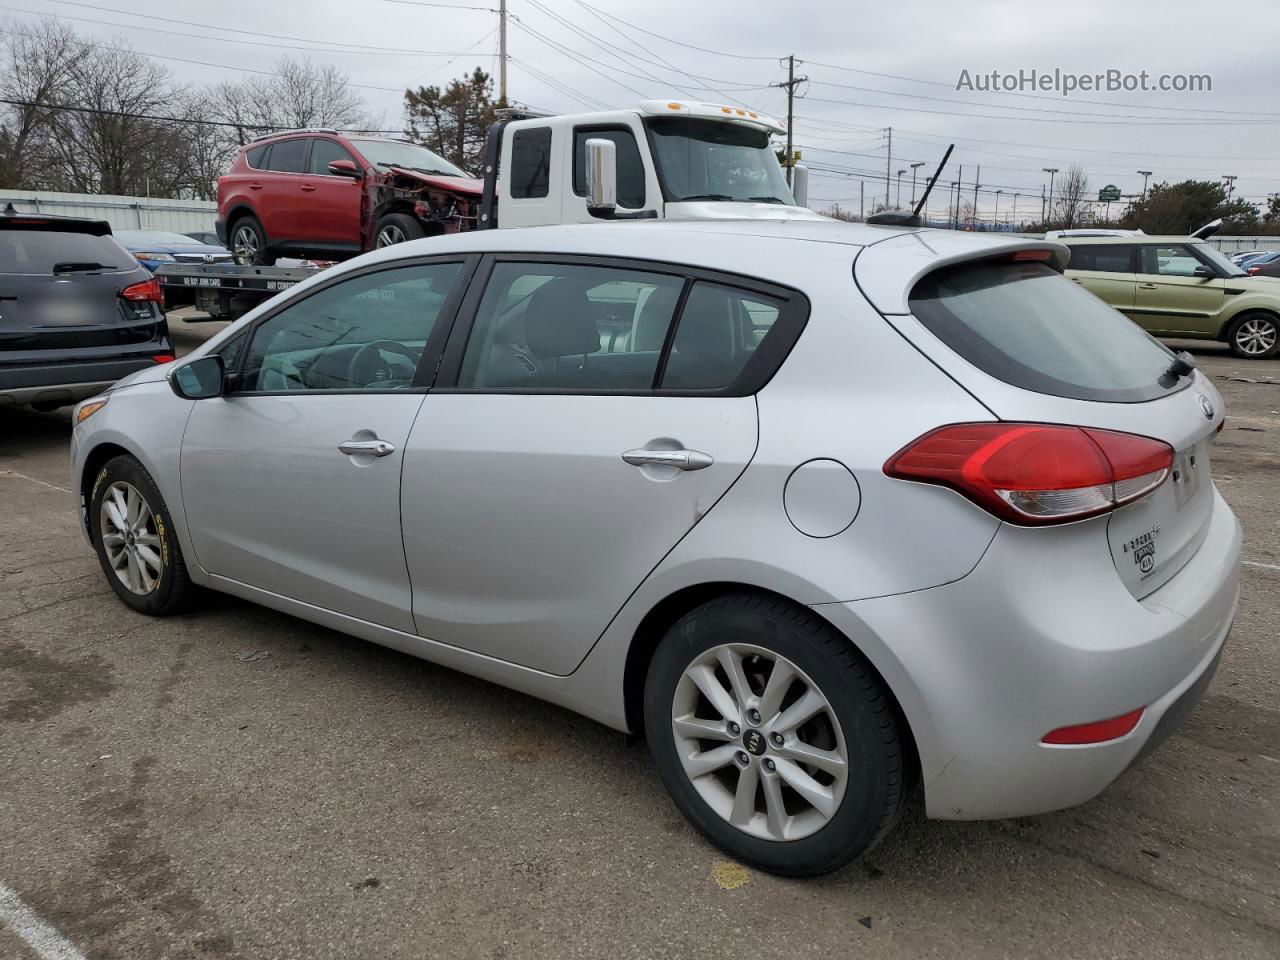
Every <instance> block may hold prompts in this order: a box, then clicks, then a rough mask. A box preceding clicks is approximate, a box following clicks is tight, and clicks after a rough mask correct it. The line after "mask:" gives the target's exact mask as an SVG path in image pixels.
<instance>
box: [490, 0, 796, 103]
mask: <svg viewBox="0 0 1280 960" xmlns="http://www.w3.org/2000/svg"><path fill="white" fill-rule="evenodd" d="M498 102H499V103H501V104H502V105H503V106H504V107H505V106H506V105H507V0H498ZM789 126H790V125H788V127H789Z"/></svg>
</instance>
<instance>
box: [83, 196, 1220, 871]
mask: <svg viewBox="0 0 1280 960" xmlns="http://www.w3.org/2000/svg"><path fill="white" fill-rule="evenodd" d="M1064 261H1065V251H1064V250H1063V248H1062V247H1061V246H1059V245H1056V244H1046V243H1043V242H1040V241H1029V240H1026V239H1020V238H1008V239H1000V238H995V237H993V236H992V235H990V234H964V233H959V232H951V231H941V230H938V231H932V230H928V231H920V230H917V229H915V228H902V227H884V226H875V225H863V224H845V223H840V222H838V221H834V220H820V221H819V220H808V221H800V220H778V221H772V222H770V221H764V220H755V221H751V222H750V223H742V222H733V221H719V222H709V221H704V222H700V223H699V222H677V221H668V222H665V223H652V224H647V225H639V226H607V225H594V226H593V225H576V226H542V227H535V228H532V229H511V230H501V231H490V230H477V231H471V232H468V233H465V234H462V235H460V236H453V237H441V238H435V239H428V240H419V241H416V242H412V243H406V244H403V245H397V246H392V247H389V248H387V249H384V250H380V251H377V252H375V253H371V254H369V255H367V256H365V257H362V258H360V259H359V260H356V261H352V262H350V263H346V264H342V265H339V266H336V267H334V268H332V269H330V270H327V271H325V272H323V273H319V274H317V275H315V276H313V277H311V278H309V279H307V280H305V281H303V282H301V283H299V284H298V285H297V286H295V287H293V288H292V289H290V290H288V291H285V292H283V293H281V294H280V295H279V296H277V297H275V298H274V299H272V300H270V301H268V302H267V303H265V304H263V305H262V306H261V307H259V308H258V309H257V310H255V311H253V312H251V313H249V314H247V315H246V316H245V317H244V318H242V319H241V320H240V321H239V322H238V323H236V324H234V325H232V326H230V327H228V328H227V329H225V330H224V331H222V332H221V333H219V334H217V335H215V336H214V337H213V338H211V339H210V340H209V341H208V342H207V343H206V344H204V345H202V346H201V347H199V348H197V349H196V350H195V351H194V352H193V353H192V354H191V355H190V356H189V357H187V358H184V360H183V361H182V363H181V366H179V367H178V368H177V369H175V370H174V371H173V372H172V375H171V376H166V374H165V373H164V372H160V371H155V372H147V373H143V374H139V375H137V376H135V377H134V378H132V379H131V380H129V381H127V382H126V383H125V384H122V385H121V386H120V387H118V388H117V389H116V390H114V391H113V392H112V393H110V394H109V395H108V396H107V397H105V398H98V399H95V400H92V401H88V402H87V403H86V404H85V405H84V406H82V407H80V408H79V409H80V414H81V415H80V416H77V419H78V421H79V422H78V424H77V426H76V427H75V429H74V431H73V435H72V441H71V453H72V462H73V467H72V476H73V480H72V484H73V487H74V489H75V490H76V491H77V492H78V493H79V495H80V498H81V513H80V516H79V518H78V519H79V522H80V524H81V526H82V528H83V530H84V532H85V534H86V536H87V537H88V538H89V541H90V543H91V544H92V545H93V548H94V549H95V550H96V551H97V553H98V557H99V561H100V564H101V568H102V572H103V575H104V577H105V579H106V581H107V583H108V584H109V585H110V588H111V589H112V590H113V591H114V592H115V593H116V595H117V596H118V597H119V598H120V599H121V601H122V602H123V603H125V604H127V605H128V606H129V607H131V608H132V609H134V610H137V611H140V612H142V613H146V614H151V615H163V614H169V613H172V612H174V611H176V610H179V609H181V608H182V606H183V605H184V604H185V603H186V602H187V601H188V600H190V599H191V595H192V587H193V585H203V586H207V587H212V588H214V589H217V590H221V591H225V592H229V593H232V594H235V595H237V596H240V597H242V598H247V599H249V600H252V601H255V602H259V603H263V604H266V605H268V606H270V607H273V608H275V609H277V610H282V611H285V612H287V613H290V614H293V615H296V616H299V617H302V618H304V619H308V620H311V621H313V622H317V623H322V624H325V625H326V626H329V627H332V628H334V629H338V630H343V631H346V632H348V633H352V634H355V635H358V636H361V637H364V638H365V639H368V640H372V641H375V642H378V643H383V644H387V645H389V646H391V647H394V648H396V649H399V650H402V651H405V652H407V653H411V654H413V655H416V656H420V657H425V658H427V659H430V660H435V661H438V662H440V663H442V664H445V665H447V666H449V667H452V668H455V669H458V670H462V671H467V672H471V673H474V674H477V675H479V676H481V677H485V678H487V679H490V680H493V681H496V682H498V683H501V684H505V685H507V686H511V687H514V688H516V689H519V690H522V691H524V692H526V693H530V694H533V695H535V696H540V697H543V698H546V699H548V700H551V701H554V702H556V703H559V704H561V705H563V706H565V707H567V708H569V709H572V710H576V711H579V712H581V713H584V714H586V715H588V716H590V717H593V718H595V719H597V720H600V721H602V722H604V723H606V724H609V725H610V726H613V727H615V728H617V729H620V730H627V731H631V732H636V733H639V732H641V731H643V732H644V733H645V735H646V738H647V740H648V743H649V748H650V750H651V751H652V753H653V756H654V761H655V766H656V768H657V771H658V773H659V775H660V776H661V777H662V779H663V781H664V783H665V785H666V787H667V790H668V791H669V793H670V794H671V797H672V798H673V800H674V802H675V804H676V806H677V807H678V808H679V809H680V810H681V811H682V812H683V813H684V815H685V816H686V817H688V819H689V820H690V821H691V822H692V823H693V824H694V826H696V827H697V828H698V829H699V830H701V831H702V832H703V833H704V834H705V835H706V836H707V837H708V838H710V840H711V841H712V842H713V843H715V844H717V845H718V846H720V847H721V848H722V849H724V850H726V851H728V852H729V853H730V854H731V855H733V856H735V857H738V858H740V859H742V860H744V861H746V862H747V863H749V864H752V865H754V866H757V867H760V868H761V869H765V870H770V871H774V872H777V873H781V874H789V875H807V874H814V873H819V872H822V871H826V870H831V869H834V868H835V867H838V866H839V865H841V864H843V863H845V862H846V861H848V860H849V859H850V858H852V857H854V856H857V855H858V854H859V853H861V852H863V851H865V850H866V849H868V848H869V847H870V846H872V845H874V844H875V843H876V842H877V841H878V840H879V839H880V838H881V837H883V836H884V835H885V834H886V833H887V832H888V831H889V830H890V829H891V828H892V826H893V824H894V822H895V820H896V819H897V818H898V815H899V813H900V812H901V810H902V809H903V805H904V803H905V802H906V800H907V797H908V796H909V795H910V794H911V793H912V792H913V791H914V789H915V787H916V785H919V786H920V788H921V789H922V791H923V794H924V803H925V808H926V811H927V813H928V814H929V815H930V816H933V817H941V818H948V819H974V818H988V817H1014V816H1022V815H1027V814H1034V813H1041V812H1044V811H1048V810H1055V809H1059V808H1061V807H1066V806H1070V805H1072V804H1077V803H1081V802H1084V801H1085V800H1088V799H1089V798H1091V797H1093V796H1094V795H1096V794H1097V793H1098V792H1099V791H1100V790H1102V789H1103V788H1104V787H1106V785H1107V784H1109V783H1110V782H1111V781H1113V780H1114V779H1115V778H1116V777H1117V776H1119V775H1120V773H1121V772H1122V771H1124V770H1125V769H1126V768H1128V767H1129V766H1130V765H1131V764H1133V763H1134V762H1135V761H1136V760H1137V759H1138V758H1139V757H1141V756H1143V755H1144V754H1145V753H1147V752H1149V751H1150V750H1152V749H1153V748H1154V747H1155V746H1156V745H1157V744H1158V743H1159V742H1160V741H1162V740H1163V739H1164V738H1165V737H1167V736H1168V735H1169V734H1170V733H1171V732H1172V730H1173V729H1174V728H1175V727H1176V726H1177V725H1178V724H1179V723H1180V722H1181V721H1182V720H1183V719H1184V718H1185V717H1186V716H1187V714H1188V713H1189V712H1190V711H1191V710H1192V709H1193V708H1194V706H1195V704H1196V703H1197V701H1198V700H1199V699H1200V698H1201V696H1202V695H1203V693H1204V691H1205V688H1206V687H1207V686H1208V684H1209V682H1210V680H1211V678H1212V677H1213V674H1214V671H1215V669H1216V667H1217V664H1218V661H1219V659H1220V657H1221V651H1222V648H1223V644H1224V642H1225V638H1226V634H1227V632H1228V630H1229V628H1230V626H1231V623H1232V619H1233V617H1234V613H1235V607H1236V597H1237V591H1238V582H1239V580H1238V578H1239V570H1238V562H1239V553H1240V541H1241V534H1240V525H1239V523H1237V521H1236V519H1235V517H1234V516H1233V515H1232V513H1231V510H1230V509H1229V508H1228V506H1227V504H1226V503H1225V502H1224V501H1223V499H1222V497H1221V496H1219V495H1218V492H1217V490H1216V489H1215V486H1214V482H1213V475H1212V469H1211V463H1210V461H1211V446H1210V444H1211V442H1212V440H1213V438H1214V436H1215V434H1216V432H1217V430H1218V429H1219V427H1220V426H1221V424H1222V418H1223V412H1222V399H1221V397H1220V396H1219V395H1218V392H1217V391H1216V390H1215V389H1214V386H1213V382H1212V381H1211V380H1210V379H1208V378H1207V377H1205V376H1204V375H1203V374H1201V373H1199V372H1198V371H1196V370H1195V369H1194V368H1193V367H1190V366H1187V365H1185V364H1183V363H1181V362H1180V361H1178V360H1177V358H1175V357H1174V355H1173V354H1172V353H1171V352H1170V351H1169V350H1168V349H1166V348H1165V347H1164V346H1162V345H1161V344H1159V343H1158V342H1157V341H1155V340H1153V339H1152V338H1151V337H1149V336H1147V335H1146V334H1144V333H1143V332H1142V331H1140V330H1139V329H1138V328H1137V327H1135V326H1134V325H1133V324H1131V323H1129V322H1128V321H1127V320H1125V319H1124V318H1123V317H1122V316H1120V315H1119V314H1117V313H1116V312H1115V311H1114V310H1112V309H1111V308H1109V307H1108V306H1106V305H1105V304H1104V303H1102V302H1101V301H1099V300H1098V299H1097V298H1095V297H1093V296H1091V295H1089V294H1087V293H1086V292H1085V291H1083V290H1080V289H1077V288H1076V287H1074V286H1073V285H1072V284H1071V283H1070V282H1068V281H1066V280H1064V279H1063V277H1062V275H1061V272H1060V271H1061V269H1062V266H1063V262H1064ZM103 401H105V402H103ZM95 405H96V406H95ZM870 411H875V413H874V416H872V415H870ZM200 689H201V688H200V687H199V686H198V685H194V686H193V690H195V691H197V692H196V693H193V696H199V695H200V694H199V693H198V691H199V690H200ZM208 709H209V710H211V709H213V707H209V708H208ZM206 712H207V711H206ZM589 741H590V738H584V739H581V740H579V745H580V744H581V743H583V742H589ZM566 749H568V745H567V744H566ZM454 762H456V763H475V764H478V765H481V767H482V766H483V764H484V763H485V762H486V761H485V760H483V758H471V757H458V758H456V759H455V761H454ZM481 767H477V769H480V768H481ZM436 773H437V775H440V776H452V775H461V774H457V772H456V771H436ZM605 779H608V778H605ZM564 786H565V790H566V791H567V793H566V796H567V797H568V796H570V794H571V792H572V790H573V789H575V788H574V786H573V785H572V784H565V785H564ZM593 789H594V787H593ZM491 799H492V802H494V803H497V804H505V803H520V802H523V801H522V800H521V799H520V798H518V797H513V796H499V795H495V796H494V797H492V798H491ZM486 802H489V801H488V800H486ZM569 802H571V799H570V800H569Z"/></svg>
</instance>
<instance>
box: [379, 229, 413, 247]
mask: <svg viewBox="0 0 1280 960" xmlns="http://www.w3.org/2000/svg"><path fill="white" fill-rule="evenodd" d="M408 239H409V238H408V237H407V236H405V232H404V230H402V229H401V228H400V227H398V226H396V225H395V224H394V223H389V224H387V225H386V226H385V227H383V228H382V229H381V230H379V231H378V242H377V245H378V246H379V247H390V246H392V245H394V244H397V243H404V242H405V241H406V240H408Z"/></svg>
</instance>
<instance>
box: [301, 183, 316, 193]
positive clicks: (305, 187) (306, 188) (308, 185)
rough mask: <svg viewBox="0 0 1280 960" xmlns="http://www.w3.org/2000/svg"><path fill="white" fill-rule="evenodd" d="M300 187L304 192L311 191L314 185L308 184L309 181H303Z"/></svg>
mask: <svg viewBox="0 0 1280 960" xmlns="http://www.w3.org/2000/svg"><path fill="white" fill-rule="evenodd" d="M302 189H303V190H304V191H305V192H306V193H311V192H312V191H313V190H315V187H313V186H312V185H311V184H309V183H304V184H303V185H302Z"/></svg>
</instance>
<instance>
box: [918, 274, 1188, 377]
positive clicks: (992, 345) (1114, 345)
mask: <svg viewBox="0 0 1280 960" xmlns="http://www.w3.org/2000/svg"><path fill="white" fill-rule="evenodd" d="M910 302H911V312H912V313H914V314H915V315H916V317H917V318H918V319H919V320H920V322H921V323H923V324H924V325H925V327H927V328H928V329H929V330H930V332H932V333H933V334H934V335H935V336H936V337H938V339H939V340H941V341H942V342H943V343H945V344H946V345H947V346H949V347H950V348H951V349H952V350H954V351H955V352H956V353H958V354H960V356H962V357H964V358H965V359H966V360H968V361H969V362H970V363H972V364H973V365H974V366H975V367H977V368H978V369H980V370H983V371H985V372H987V373H989V374H991V376H993V377H996V378H998V379H1000V380H1003V381H1004V382H1005V383H1009V384H1012V385H1013V386H1015V387H1021V388H1022V389H1024V390H1033V391H1035V392H1037V393H1046V394H1050V395H1052V396H1056V397H1071V398H1073V399H1076V400H1101V401H1107V402H1113V403H1134V402H1142V401H1144V400H1153V399H1155V398H1156V397H1160V396H1163V395H1164V394H1166V393H1168V392H1169V391H1170V389H1172V388H1173V386H1175V385H1173V384H1169V383H1167V382H1162V380H1164V379H1165V378H1164V374H1165V371H1166V370H1168V368H1169V364H1170V362H1172V360H1173V354H1172V353H1170V352H1169V351H1168V350H1167V349H1165V348H1164V347H1163V346H1161V345H1160V344H1159V343H1158V342H1157V341H1156V340H1154V339H1152V338H1151V337H1150V336H1149V335H1148V334H1147V333H1146V332H1145V331H1143V329H1142V328H1141V327H1139V326H1138V325H1137V324H1136V323H1133V322H1132V321H1130V320H1129V319H1127V318H1126V317H1124V316H1123V315H1122V314H1120V313H1117V312H1116V311H1115V310H1113V309H1112V308H1111V307H1109V306H1107V305H1106V304H1105V303H1103V302H1102V301H1101V300H1099V299H1098V298H1097V297H1095V296H1094V295H1093V294H1091V293H1089V292H1088V291H1087V290H1085V289H1083V288H1082V287H1078V286H1076V285H1075V284H1074V283H1072V282H1071V281H1070V280H1067V279H1066V278H1065V277H1063V276H1062V275H1061V274H1059V273H1058V272H1057V271H1055V270H1051V269H1050V268H1049V267H1047V266H1045V265H1044V264H1042V263H1034V262H1013V263H1009V262H996V263H993V262H990V261H985V262H979V263H965V264H961V265H959V266H955V267H946V268H943V269H941V270H938V271H936V272H934V273H931V274H929V275H928V276H927V277H925V278H924V279H923V280H921V281H920V283H918V284H917V285H916V287H915V289H914V290H913V291H912V292H911V299H910ZM1186 382H1188V381H1183V384H1184V385H1185V383H1186Z"/></svg>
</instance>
